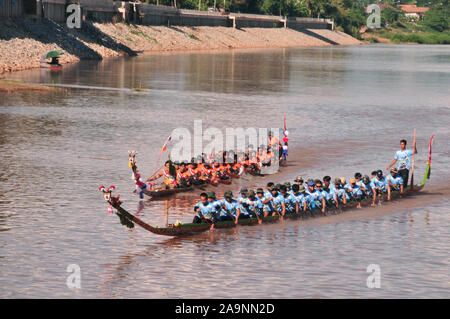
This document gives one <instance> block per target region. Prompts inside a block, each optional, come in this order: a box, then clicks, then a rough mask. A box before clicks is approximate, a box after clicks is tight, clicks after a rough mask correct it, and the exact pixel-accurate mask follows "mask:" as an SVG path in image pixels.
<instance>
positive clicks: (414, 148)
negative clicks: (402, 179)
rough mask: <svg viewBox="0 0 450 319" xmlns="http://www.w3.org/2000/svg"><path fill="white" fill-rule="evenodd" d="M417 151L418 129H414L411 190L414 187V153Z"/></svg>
mask: <svg viewBox="0 0 450 319" xmlns="http://www.w3.org/2000/svg"><path fill="white" fill-rule="evenodd" d="M415 151H416V129H414V137H413V154H412V159H411V190H413V189H414V153H415Z"/></svg>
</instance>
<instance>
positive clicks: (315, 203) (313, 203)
mask: <svg viewBox="0 0 450 319" xmlns="http://www.w3.org/2000/svg"><path fill="white" fill-rule="evenodd" d="M319 182H320V183H317V184H314V181H313V180H311V181H309V182H308V192H309V195H310V196H309V197H308V199H309V203H308V204H309V206H310V208H311V210H314V209H315V208H316V207H319V208H321V211H322V213H325V209H326V206H327V204H326V200H325V197H324V196H323V194H322V182H321V181H320V180H319Z"/></svg>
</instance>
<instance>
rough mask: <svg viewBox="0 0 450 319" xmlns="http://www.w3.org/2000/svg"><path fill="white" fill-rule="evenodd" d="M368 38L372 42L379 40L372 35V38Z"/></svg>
mask: <svg viewBox="0 0 450 319" xmlns="http://www.w3.org/2000/svg"><path fill="white" fill-rule="evenodd" d="M366 40H367V41H369V42H370V43H378V42H379V41H378V39H377V38H375V37H370V38H367V39H366Z"/></svg>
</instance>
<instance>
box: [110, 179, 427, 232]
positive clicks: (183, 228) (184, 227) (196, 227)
mask: <svg viewBox="0 0 450 319" xmlns="http://www.w3.org/2000/svg"><path fill="white" fill-rule="evenodd" d="M423 187H424V185H419V186H415V187H414V188H413V189H409V188H408V189H407V191H406V192H405V193H404V194H403V195H402V194H400V192H392V193H391V199H395V198H400V197H402V196H407V195H411V194H414V193H417V192H419V191H421V190H422V188H423ZM386 199H387V194H383V195H380V196H379V197H378V200H386ZM360 203H361V206H369V205H370V204H371V203H372V199H370V198H367V199H364V200H362V201H361V202H360ZM357 205H358V202H354V201H352V202H349V203H347V204H346V205H345V206H343V205H341V207H340V208H336V207H329V208H327V213H325V214H324V213H322V212H321V210H320V209H316V210H313V211H310V210H307V211H306V212H301V213H300V214H296V213H293V214H286V215H285V216H284V217H283V218H284V219H298V218H304V217H306V216H310V215H313V216H325V215H326V214H329V213H338V212H342V211H346V210H350V209H354V208H356V206H357ZM116 209H117V213H118V214H120V215H122V216H123V217H125V218H127V219H128V220H130V221H131V222H133V223H136V224H138V225H139V226H141V227H143V228H144V229H146V230H148V231H150V232H152V233H154V234H157V235H163V236H172V237H180V236H189V235H193V234H196V233H201V232H204V231H207V230H209V229H211V224H208V223H199V224H194V223H189V224H181V225H179V226H170V227H161V228H160V227H155V226H151V225H148V224H147V223H145V222H144V221H142V220H140V219H139V218H137V217H135V216H133V215H132V214H130V213H128V212H127V211H126V210H125V209H123V208H122V207H117V208H116ZM279 220H280V217H279V216H277V215H276V216H267V217H264V218H263V223H273V222H278V221H279ZM255 224H258V219H257V218H248V219H241V220H239V222H238V225H255ZM232 227H236V224H235V222H234V221H223V222H216V223H215V225H214V228H216V229H222V228H232Z"/></svg>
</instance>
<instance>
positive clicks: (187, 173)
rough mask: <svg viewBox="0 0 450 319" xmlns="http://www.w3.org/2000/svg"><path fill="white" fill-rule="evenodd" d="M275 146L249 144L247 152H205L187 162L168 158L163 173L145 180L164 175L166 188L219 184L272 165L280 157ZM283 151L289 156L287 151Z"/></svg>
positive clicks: (152, 179) (149, 180)
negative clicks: (274, 148) (173, 160)
mask: <svg viewBox="0 0 450 319" xmlns="http://www.w3.org/2000/svg"><path fill="white" fill-rule="evenodd" d="M272 149H273V146H272V145H271V146H269V147H265V146H264V145H261V146H260V147H258V149H257V150H254V148H253V146H252V145H250V146H249V148H248V150H247V152H245V153H244V152H236V153H235V152H233V151H221V152H218V153H217V154H215V155H210V156H206V155H205V154H203V155H201V156H198V157H197V158H192V159H191V161H190V162H188V163H186V162H181V163H178V162H173V163H172V162H170V161H167V162H166V163H165V165H164V169H163V170H162V171H161V172H160V173H158V174H156V175H155V176H152V177H150V178H148V179H147V180H146V181H147V182H151V181H154V180H156V179H159V178H161V177H163V179H164V185H165V186H166V188H175V187H188V186H191V185H201V184H206V183H211V184H217V183H218V182H220V181H223V180H229V179H231V178H232V177H237V175H242V174H243V173H244V172H250V173H258V172H259V171H260V170H261V168H262V167H263V166H271V165H272V164H273V163H274V162H275V161H276V160H277V157H276V155H275V153H274V152H273V151H272ZM282 155H283V156H286V154H282ZM171 166H172V167H171Z"/></svg>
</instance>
